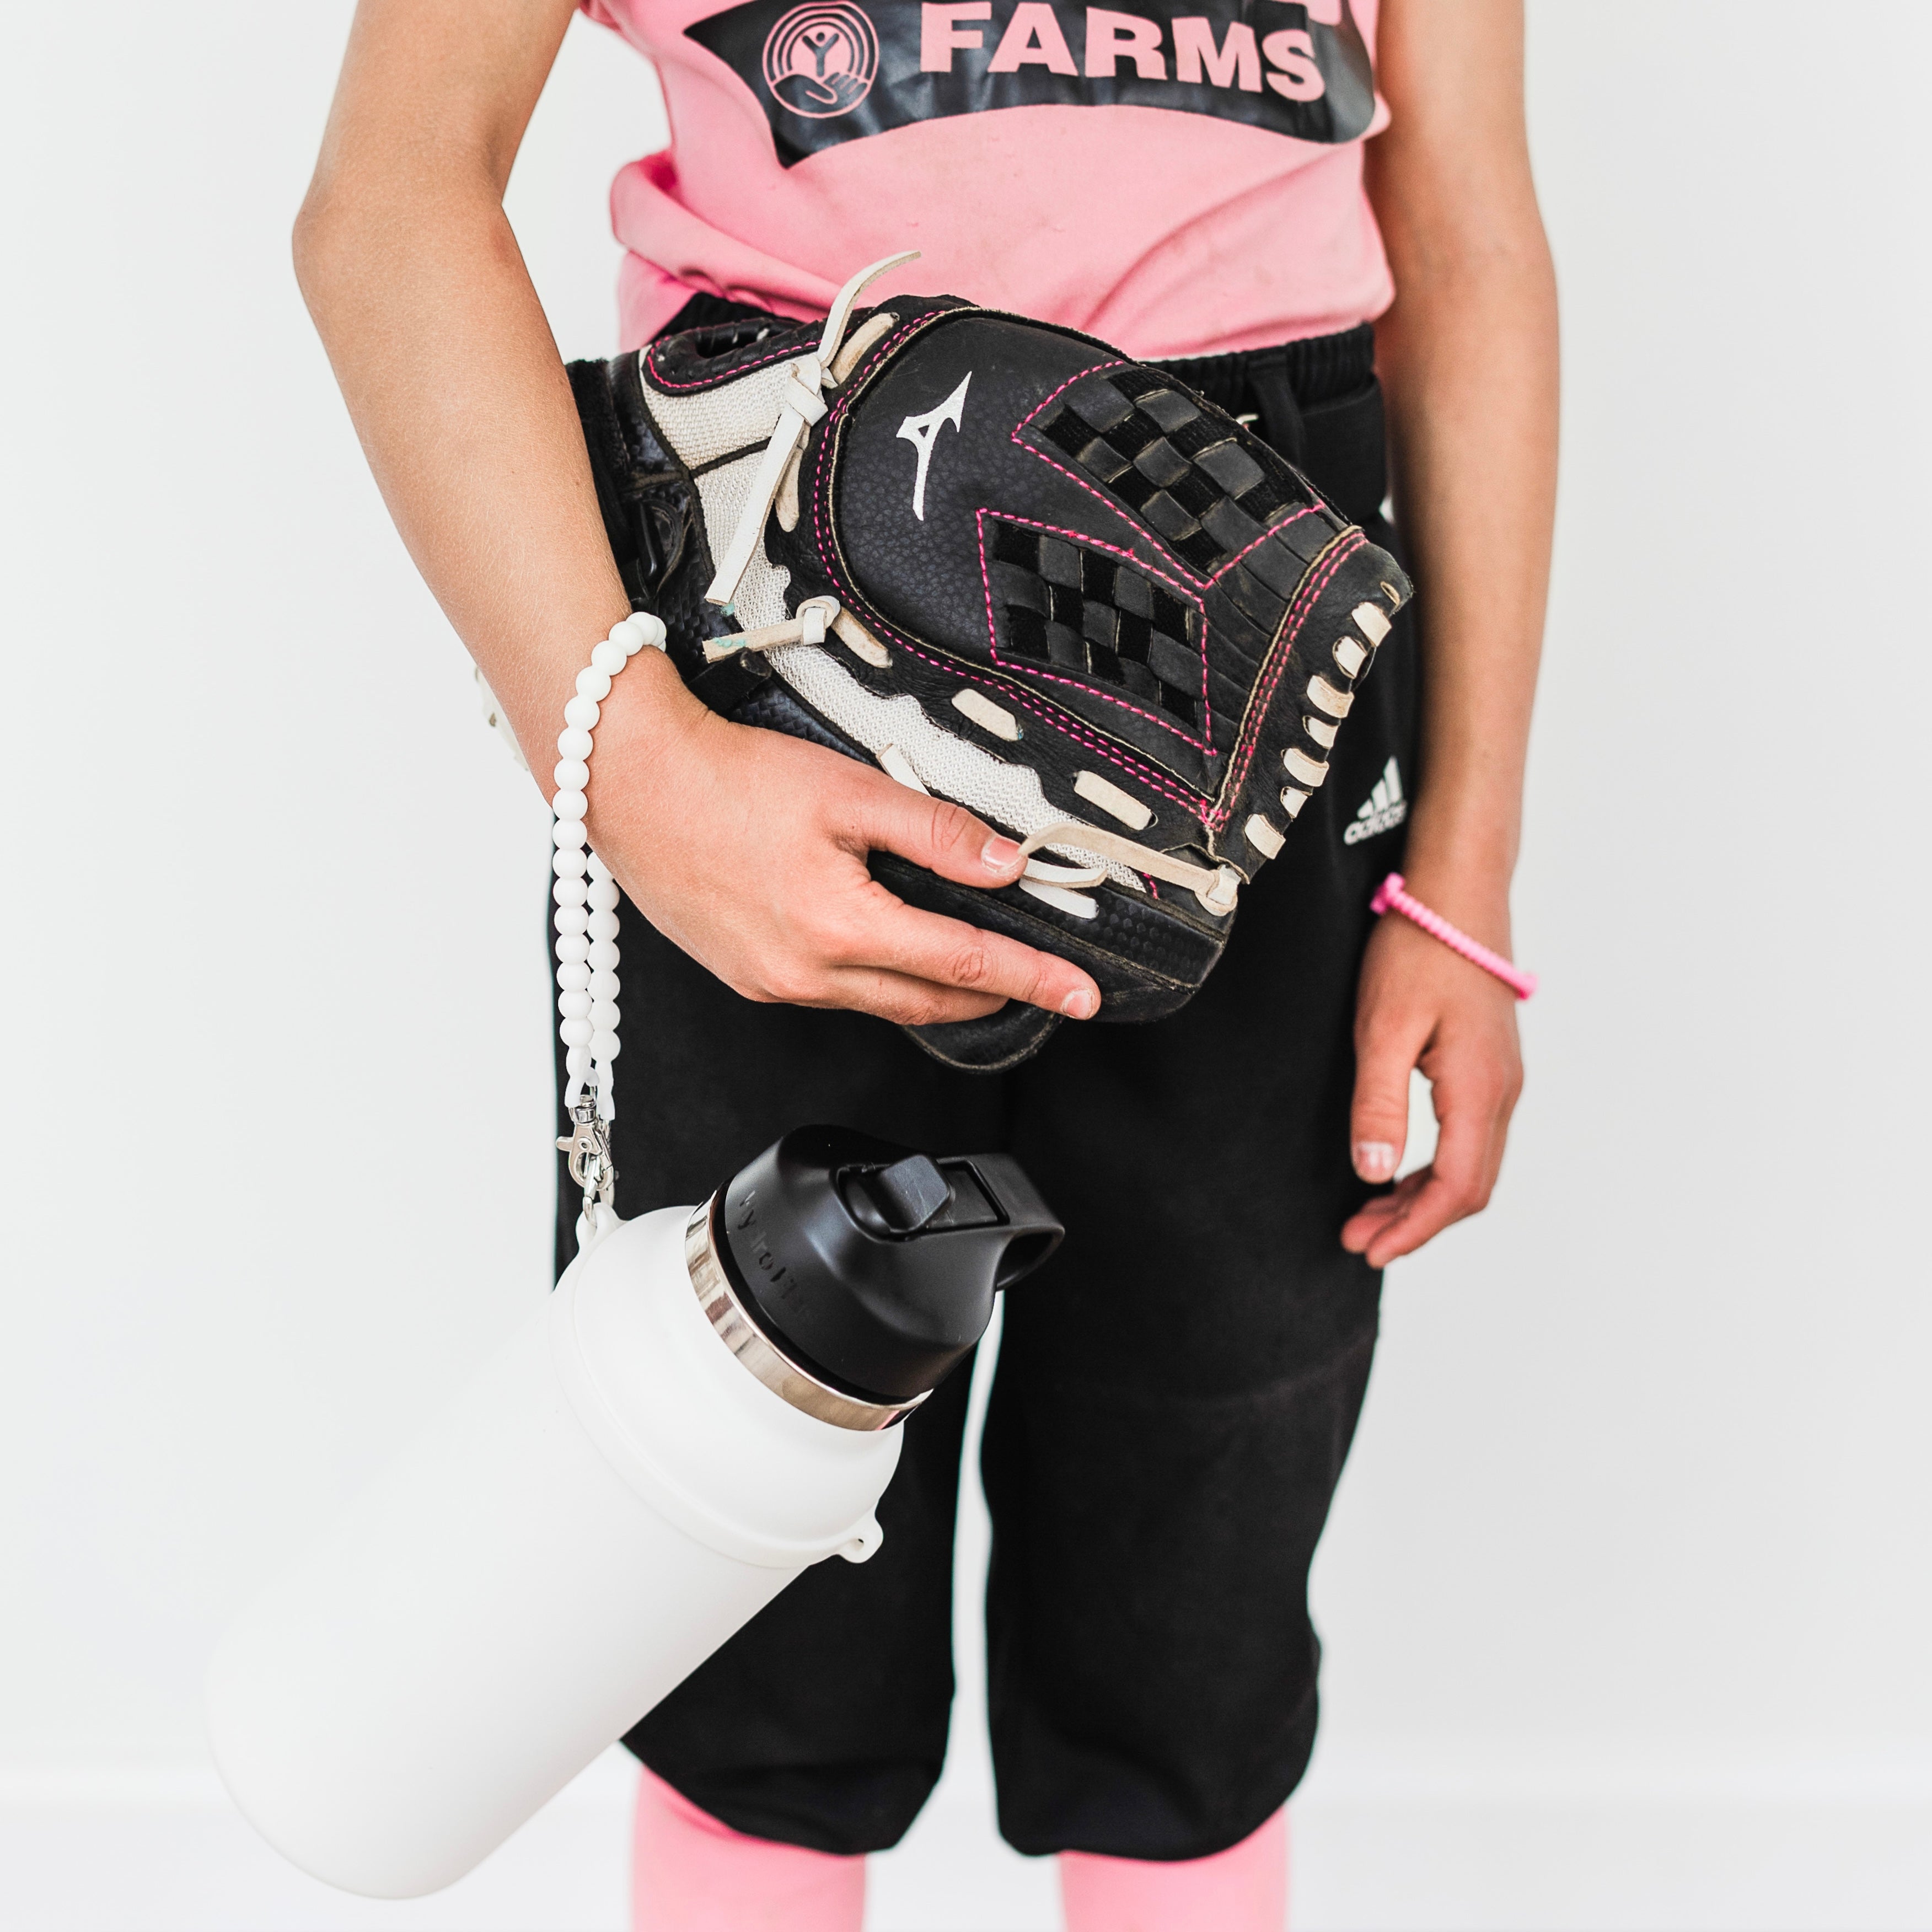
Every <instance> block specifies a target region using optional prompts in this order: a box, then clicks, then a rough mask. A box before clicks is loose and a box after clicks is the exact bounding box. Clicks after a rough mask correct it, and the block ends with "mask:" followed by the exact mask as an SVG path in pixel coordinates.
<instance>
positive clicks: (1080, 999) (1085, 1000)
mask: <svg viewBox="0 0 1932 1932" xmlns="http://www.w3.org/2000/svg"><path fill="white" fill-rule="evenodd" d="M1060 1010H1061V1012H1062V1013H1064V1014H1065V1015H1066V1016H1067V1018H1068V1019H1070V1020H1091V1019H1092V1018H1093V1017H1094V1015H1095V1014H1096V1013H1098V1012H1099V1011H1100V995H1098V994H1097V993H1090V992H1088V990H1087V989H1086V988H1085V987H1084V986H1082V987H1079V988H1078V989H1076V990H1075V991H1074V992H1071V993H1069V994H1068V995H1067V997H1066V998H1065V999H1064V1000H1062V1001H1061V1003H1060Z"/></svg>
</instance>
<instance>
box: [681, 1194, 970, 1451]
mask: <svg viewBox="0 0 1932 1932" xmlns="http://www.w3.org/2000/svg"><path fill="white" fill-rule="evenodd" d="M718 1205H719V1197H718V1195H715V1194H714V1195H712V1197H711V1199H709V1201H706V1202H703V1204H702V1205H700V1206H698V1207H696V1208H693V1209H692V1210H691V1219H690V1220H688V1222H686V1223H685V1229H684V1260H685V1267H686V1268H688V1270H689V1271H690V1274H691V1286H692V1287H693V1288H694V1289H695V1290H696V1291H697V1302H698V1306H699V1307H700V1308H702V1309H703V1310H704V1313H705V1318H706V1320H707V1321H709V1322H710V1324H711V1325H712V1328H714V1329H715V1331H717V1334H718V1339H719V1340H721V1342H723V1343H724V1346H725V1347H726V1348H727V1349H730V1351H731V1352H732V1354H733V1355H736V1357H737V1358H738V1359H739V1361H741V1362H742V1363H743V1364H744V1365H745V1367H746V1368H748V1369H749V1370H751V1373H752V1374H753V1375H754V1376H757V1379H759V1381H760V1382H763V1384H764V1385H765V1386H766V1388H768V1389H769V1390H770V1391H772V1394H774V1395H780V1396H782V1397H784V1399H785V1400H786V1401H787V1402H788V1403H790V1404H791V1406H792V1407H793V1408H794V1409H802V1411H803V1412H805V1414H806V1415H811V1416H816V1417H817V1418H818V1420H819V1421H820V1422H829V1423H832V1424H835V1426H836V1427H838V1428H840V1429H856V1430H877V1429H889V1428H890V1427H892V1424H894V1423H895V1422H902V1421H904V1419H905V1418H907V1416H908V1415H910V1414H911V1413H912V1412H913V1410H914V1409H916V1408H918V1407H919V1404H920V1403H922V1402H924V1401H925V1400H926V1396H928V1395H930V1394H932V1391H931V1390H930V1389H928V1390H927V1391H926V1392H925V1394H922V1395H916V1396H914V1397H913V1398H912V1400H910V1402H895V1403H875V1402H864V1401H862V1400H860V1399H859V1397H856V1396H850V1395H847V1394H844V1392H843V1391H841V1390H839V1389H835V1388H831V1387H829V1386H828V1385H826V1383H824V1382H820V1380H819V1379H818V1378H817V1376H814V1375H812V1374H811V1373H809V1372H808V1370H804V1369H802V1368H800V1367H799V1366H798V1364H796V1362H793V1361H790V1360H788V1359H787V1358H786V1357H785V1356H784V1355H781V1354H780V1352H778V1349H776V1348H775V1347H774V1346H772V1343H771V1342H770V1340H769V1339H768V1338H767V1337H766V1335H765V1333H764V1331H763V1330H762V1329H761V1328H759V1326H758V1325H757V1323H756V1322H754V1321H753V1320H752V1319H751V1316H750V1315H749V1314H748V1313H746V1311H745V1305H744V1304H743V1303H742V1301H740V1300H739V1298H738V1292H737V1290H736V1289H734V1288H733V1286H731V1280H730V1276H729V1275H727V1274H726V1273H725V1271H724V1264H723V1263H722V1262H721V1261H720V1260H719V1259H718V1235H717V1228H716V1219H717V1215H718Z"/></svg>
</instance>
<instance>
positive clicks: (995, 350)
mask: <svg viewBox="0 0 1932 1932" xmlns="http://www.w3.org/2000/svg"><path fill="white" fill-rule="evenodd" d="M910 259H911V257H907V256H900V257H892V259H891V260H889V261H886V262H883V263H877V264H876V265H874V267H873V268H871V269H867V270H866V271H865V272H863V273H862V274H861V275H857V276H855V277H854V278H853V280H852V281H850V283H848V284H847V285H846V287H845V288H844V290H843V291H841V294H840V296H839V298H838V302H837V303H836V304H835V305H834V307H833V308H832V313H831V314H830V316H829V317H828V319H827V320H826V322H825V323H824V324H823V326H822V327H821V326H819V325H817V324H812V325H809V326H805V325H794V324H792V323H786V322H782V321H774V320H770V319H769V318H763V319H752V320H747V321H744V322H740V323H729V324H726V325H724V326H721V327H718V328H713V329H694V330H692V331H690V332H688V333H686V334H683V335H673V336H670V337H667V338H664V339H662V340H661V341H658V342H656V343H654V344H652V346H651V347H649V348H648V349H646V350H643V352H642V353H639V354H637V355H631V356H619V357H618V358H617V359H615V360H614V361H612V362H578V363H575V364H573V365H571V370H570V377H571V386H572V388H573V390H574V392H575V395H576V398H577V407H578V410H579V413H580V416H581V417H582V419H583V428H584V434H585V439H586V443H587V444H588V446H589V452H590V458H591V466H592V470H593V471H594V472H595V477H596V481H597V492H598V501H599V503H600V505H601V508H602V510H603V514H604V525H605V528H606V529H607V531H608V532H609V535H610V544H611V547H612V549H613V552H614V553H615V554H616V559H617V563H618V567H619V570H620V571H622V575H623V578H624V582H625V587H626V589H628V591H629V592H630V595H631V601H632V604H633V605H634V607H637V608H638V609H647V610H652V611H655V613H657V614H658V616H660V617H661V618H662V619H663V620H664V624H665V626H666V628H667V631H668V632H669V637H670V643H669V652H670V657H671V659H672V661H673V662H674V663H675V664H676V666H677V668H678V670H679V673H681V674H682V676H683V677H684V679H685V682H686V683H687V684H688V685H689V686H690V688H691V689H692V690H693V691H695V692H696V693H697V695H698V696H699V697H701V698H703V700H704V701H705V702H706V703H708V704H709V705H710V706H712V707H713V708H714V709H716V710H718V711H719V712H723V713H724V714H725V715H727V716H729V717H730V718H734V719H736V720H737V721H739V722H740V723H743V724H758V725H763V726H766V727H768V728H769V729H771V730H778V731H784V732H789V733H791V734H792V735H793V736H796V737H800V738H805V739H810V740H811V741H812V742H814V743H815V744H820V745H826V746H828V747H829V748H831V749H832V750H834V751H841V752H843V753H844V754H845V755H846V756H847V757H853V758H859V759H864V760H869V761H871V762H873V763H877V765H878V766H880V767H881V768H882V769H883V770H885V771H886V772H888V773H889V775H891V776H892V777H893V778H895V779H897V780H898V781H899V782H900V783H901V784H907V785H910V786H912V787H914V788H916V789H917V790H922V791H926V792H929V793H932V794H934V795H935V796H941V797H944V798H947V799H953V800H956V801H957V802H959V803H960V804H962V805H965V806H967V807H968V808H970V809H971V810H972V811H974V812H976V813H977V814H979V815H980V817H982V818H983V819H985V820H987V821H988V822H989V823H992V824H995V825H998V826H1001V827H1003V828H1004V829H1006V830H1007V831H1009V832H1011V833H1013V835H1016V837H1018V838H1019V840H1020V841H1021V844H1022V849H1023V850H1025V852H1026V853H1028V855H1029V862H1028V868H1027V874H1026V875H1025V877H1022V879H1021V880H1019V882H1018V883H1016V884H1015V885H1013V886H1006V887H1004V888H1001V889H998V890H997V891H993V892H983V891H979V890H976V889H973V888H971V887H968V886H960V885H956V884H954V883H952V882H950V880H945V879H942V878H941V877H938V876H937V875H936V874H934V873H932V872H929V871H926V870H925V869H924V868H922V867H919V866H916V865H912V864H910V863H909V862H907V861H905V860H904V859H900V858H898V857H897V856H895V855H893V854H892V853H883V852H880V853H874V854H873V855H872V858H871V869H872V872H873V874H874V877H877V879H879V880H881V881H882V882H883V883H884V884H885V885H886V886H888V887H889V889H891V890H892V892H895V893H896V894H897V895H898V896H899V897H900V898H903V899H904V900H905V901H907V902H908V903H910V904H913V905H916V906H922V907H927V908H929V910H933V911H935V912H941V913H948V914H950V915H952V916H954V917H956V918H959V919H966V920H968V921H970V922H971V923H973V924H974V925H976V926H980V927H983V928H985V929H989V930H992V931H995V932H1003V933H1007V934H1010V935H1012V936H1013V937H1014V938H1018V939H1020V940H1022V941H1025V942H1026V943H1027V944H1030V945H1032V946H1035V947H1040V948H1042V949H1043V950H1049V951H1052V952H1054V953H1059V954H1061V955H1062V956H1064V957H1066V958H1067V959H1072V960H1075V961H1076V962H1078V963H1079V965H1082V967H1084V968H1085V969H1086V970H1087V971H1088V972H1089V973H1091V974H1092V975H1093V977H1094V980H1095V981H1096V982H1097V984H1098V985H1099V986H1100V992H1101V999H1102V1004H1101V1007H1100V1019H1103V1020H1151V1019H1160V1018H1161V1017H1162V1016H1163V1015H1166V1014H1168V1013H1173V1012H1174V1011H1175V1010H1177V1009H1178V1008H1179V1007H1181V1006H1183V1005H1184V1004H1186V1002H1187V1000H1188V999H1189V998H1190V997H1191V996H1192V995H1193V993H1194V992H1195V991H1196V989H1198V988H1199V986H1200V985H1201V984H1202V982H1203V981H1204V980H1205V979H1206V977H1207V976H1208V973H1209V972H1210V971H1211V970H1212V968H1213V967H1214V963H1215V962H1216V960H1217V959H1219V958H1220V954H1221V951H1222V949H1223V947H1225V946H1226V944H1227V943H1228V937H1229V932H1230V931H1231V930H1232V927H1233V925H1234V922H1235V908H1236V905H1237V903H1238V899H1239V896H1240V891H1241V886H1242V885H1243V884H1244V883H1245V882H1246V881H1247V880H1249V879H1250V878H1251V877H1253V875H1254V873H1255V871H1256V868H1258V867H1259V866H1260V865H1262V864H1263V863H1264V862H1265V861H1267V860H1268V859H1271V858H1272V857H1273V856H1274V855H1275V853H1277V852H1278V851H1279V850H1280V849H1281V845H1282V841H1283V838H1284V837H1285V836H1286V834H1287V832H1288V829H1289V826H1290V825H1291V824H1292V821H1293V820H1294V819H1295V816H1296V814H1298V812H1299V811H1301V808H1302V807H1303V805H1304V804H1305V803H1306V802H1307V799H1308V798H1309V796H1310V793H1312V792H1313V790H1314V789H1315V787H1317V786H1318V785H1319V784H1321V783H1322V780H1323V778H1325V776H1326V775H1327V773H1328V752H1329V750H1330V748H1331V746H1332V745H1334V742H1335V737H1336V733H1337V732H1338V731H1339V730H1342V729H1343V725H1344V721H1345V720H1346V718H1347V717H1348V715H1349V706H1350V704H1351V703H1352V692H1353V690H1354V687H1355V684H1356V682H1358V679H1361V677H1362V676H1364V675H1365V674H1366V673H1367V670H1368V669H1369V667H1370V664H1371V663H1372V662H1373V658H1374V655H1375V651H1376V646H1377V645H1378V644H1379V643H1381V642H1382V639H1383V638H1384V637H1386V636H1387V635H1388V630H1389V620H1390V619H1391V617H1392V616H1394V613H1395V612H1396V610H1397V609H1399V608H1400V606H1401V605H1402V604H1403V601H1405V600H1406V598H1408V596H1409V594H1410V589H1409V580H1408V579H1407V578H1406V577H1405V576H1404V575H1403V572H1402V570H1401V568H1400V566H1399V565H1397V562H1395V560H1394V558H1393V557H1391V556H1389V555H1388V553H1387V552H1386V551H1385V550H1379V549H1378V548H1377V547H1376V546H1375V545H1374V544H1372V543H1371V542H1370V541H1369V540H1368V538H1367V537H1365V536H1364V535H1363V533H1362V532H1361V529H1358V527H1356V526H1354V525H1353V524H1352V523H1350V522H1349V520H1348V519H1347V518H1346V517H1345V516H1343V515H1342V514H1340V512H1338V511H1337V510H1336V509H1335V508H1334V507H1333V506H1332V505H1331V504H1329V503H1328V502H1326V501H1325V499H1323V497H1322V495H1321V493H1320V492H1319V491H1318V490H1316V488H1315V487H1314V486H1313V484H1310V482H1309V481H1308V479H1307V478H1306V477H1304V476H1303V475H1301V473H1300V472H1298V471H1297V470H1295V469H1292V468H1291V467H1290V466H1289V465H1288V464H1287V463H1285V462H1284V461H1283V460H1282V459H1281V458H1280V457H1279V456H1277V455H1276V454H1275V452H1274V451H1273V450H1272V449H1270V448H1269V447H1268V445H1267V444H1266V443H1263V442H1262V440H1260V439H1259V437H1256V436H1253V435H1252V434H1250V433H1249V432H1248V431H1247V430H1246V429H1244V428H1242V427H1241V425H1239V424H1238V423H1237V422H1234V421H1233V420H1232V419H1230V418H1229V417H1228V416H1225V415H1224V414H1223V413H1221V411H1220V410H1217V409H1216V408H1214V407H1213V406H1212V405H1211V404H1208V403H1207V402H1205V401H1203V400H1202V398H1200V397H1199V396H1197V395H1195V394H1194V393H1193V392H1191V391H1190V390H1188V389H1185V388H1184V387H1182V386H1181V385H1180V384H1179V383H1177V382H1175V380H1173V379H1172V377H1169V376H1166V375H1164V374H1161V373H1160V372H1159V371H1156V370H1154V369H1151V368H1147V367H1146V366H1145V365H1142V364H1139V363H1136V362H1130V361H1129V360H1128V359H1127V358H1126V357H1124V356H1121V355H1120V354H1119V353H1118V352H1117V351H1115V350H1112V349H1110V348H1109V347H1107V346H1106V344H1104V343H1101V342H1097V341H1094V340H1093V339H1092V338H1090V337H1088V336H1085V335H1079V334H1076V332H1074V331H1073V330H1071V329H1058V328H1054V327H1051V326H1049V325H1047V324H1046V323H1039V322H1034V321H1030V320H1027V319H1026V318H1025V317H1021V316H1015V315H1005V314H999V313H998V312H997V311H992V310H988V309H984V308H977V307H975V306H974V305H972V304H971V303H970V302H961V301H959V300H956V299H954V298H953V297H950V296H937V297H926V296H922V297H910V296H908V297H905V298H902V299H894V300H893V301H892V302H889V303H888V304H886V305H881V306H880V307H879V308H874V309H871V310H868V311H855V310H854V307H853V305H854V303H855V302H856V299H857V297H858V295H859V292H860V290H862V288H863V287H864V286H865V284H866V282H867V281H869V280H870V279H871V278H872V277H873V276H874V275H877V274H880V273H882V272H883V271H884V270H885V269H888V268H892V267H895V266H898V263H901V262H903V261H905V260H910ZM1057 1024H1058V1021H1057V1019H1056V1018H1055V1016H1053V1015H1052V1014H1050V1013H1043V1012H1040V1011H1039V1010H1037V1009H1034V1008H1032V1007H1020V1006H1018V1005H1010V1006H1008V1007H1005V1008H1003V1009H1002V1010H1001V1011H999V1012H998V1013H993V1014H991V1015H989V1016H987V1017H986V1018H985V1019H979V1020H970V1021H964V1022H953V1023H949V1024H945V1025H935V1026H925V1027H914V1028H908V1029H907V1031H909V1032H910V1033H911V1034H912V1035H913V1037H914V1038H915V1039H916V1040H917V1041H918V1042H919V1045H920V1046H922V1047H924V1048H925V1049H926V1050H927V1052H930V1053H932V1054H933V1055H935V1056H936V1057H937V1058H939V1059H941V1060H943V1061H947V1062H948V1063H949V1064H952V1065H954V1066H959V1067H972V1068H977V1069H982V1070H995V1069H998V1068H1001V1067H1010V1066H1013V1065H1014V1064H1016V1063H1017V1062H1018V1061H1022V1060H1023V1059H1025V1058H1026V1057H1027V1056H1028V1055H1029V1054H1031V1053H1033V1052H1036V1051H1037V1049H1039V1047H1040V1045H1041V1044H1042V1043H1043V1041H1044V1040H1046V1037H1047V1035H1048V1034H1050V1033H1051V1032H1052V1030H1053V1028H1054V1027H1055V1025H1057Z"/></svg>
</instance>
